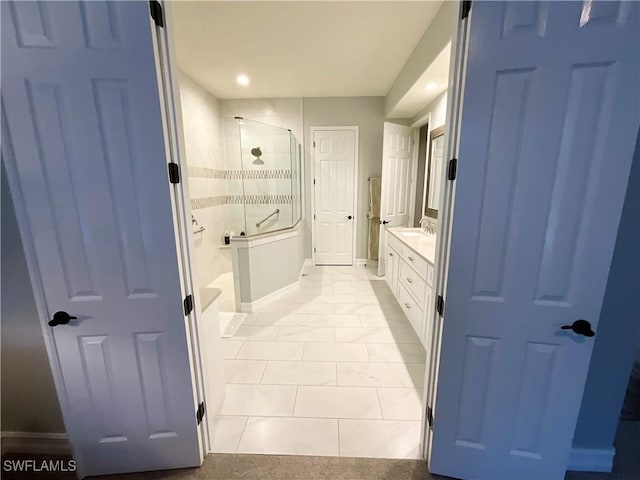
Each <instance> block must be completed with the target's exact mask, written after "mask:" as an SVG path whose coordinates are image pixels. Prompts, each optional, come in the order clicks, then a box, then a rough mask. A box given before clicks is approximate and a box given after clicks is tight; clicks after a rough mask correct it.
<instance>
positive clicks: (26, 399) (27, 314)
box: [0, 163, 65, 433]
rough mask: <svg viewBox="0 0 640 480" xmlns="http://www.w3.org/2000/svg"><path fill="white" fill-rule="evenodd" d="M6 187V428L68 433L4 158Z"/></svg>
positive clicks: (4, 262)
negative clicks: (50, 364)
mask: <svg viewBox="0 0 640 480" xmlns="http://www.w3.org/2000/svg"><path fill="white" fill-rule="evenodd" d="M1 188H2V199H1V201H2V248H1V249H2V274H1V275H2V282H1V283H2V348H1V352H2V359H1V363H2V390H1V391H2V399H1V401H0V405H1V407H2V431H3V432H7V431H14V432H44V433H63V432H64V431H65V428H64V424H63V422H62V414H61V413H60V406H59V404H58V398H57V395H56V391H55V387H54V383H53V376H52V374H51V367H49V359H48V357H47V351H46V349H45V346H44V337H43V336H42V329H41V327H40V320H39V319H38V312H37V310H36V305H35V300H34V298H33V291H32V288H31V281H30V279H29V273H28V271H27V261H26V260H25V256H24V251H23V249H22V242H21V239H20V232H19V231H18V224H17V222H16V217H15V213H14V208H13V201H12V199H11V195H10V192H9V185H8V183H7V176H6V172H5V170H4V163H3V164H2V186H1Z"/></svg>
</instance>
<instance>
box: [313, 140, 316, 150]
mask: <svg viewBox="0 0 640 480" xmlns="http://www.w3.org/2000/svg"><path fill="white" fill-rule="evenodd" d="M313 148H316V142H315V140H314V141H313Z"/></svg>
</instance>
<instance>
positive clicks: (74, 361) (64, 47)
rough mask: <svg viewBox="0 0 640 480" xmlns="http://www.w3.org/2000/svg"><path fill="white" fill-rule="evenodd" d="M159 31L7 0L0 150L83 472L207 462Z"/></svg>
mask: <svg viewBox="0 0 640 480" xmlns="http://www.w3.org/2000/svg"><path fill="white" fill-rule="evenodd" d="M151 28H152V27H151V24H150V17H149V3H148V2H86V3H85V2H15V3H14V2H11V3H9V2H2V63H3V66H4V67H6V68H3V69H2V157H3V160H4V161H5V162H6V165H7V171H8V176H9V181H10V186H11V191H12V194H13V197H14V200H15V204H16V209H17V215H18V218H19V223H20V228H21V231H22V237H23V240H24V242H25V245H26V250H27V253H28V257H29V263H30V271H31V274H32V279H33V281H34V284H35V285H37V289H36V290H37V291H38V292H41V294H42V295H37V297H38V299H39V309H40V312H41V314H42V315H43V317H44V316H45V315H46V316H47V318H48V319H52V322H51V324H50V325H51V326H49V325H46V326H45V339H46V341H47V347H48V352H49V358H50V360H51V362H52V369H53V371H54V375H55V379H56V387H57V389H58V393H59V397H60V399H61V406H62V410H63V415H64V421H65V426H66V428H67V434H68V437H69V441H70V443H71V445H72V448H73V454H74V457H75V458H76V460H77V462H78V465H79V468H80V473H81V474H82V475H97V474H108V473H122V472H130V471H141V470H157V469H165V468H176V467H187V466H196V465H200V453H199V445H198V427H197V425H196V414H195V400H194V393H193V389H192V383H191V371H190V366H189V364H190V359H189V354H188V351H187V337H186V332H185V318H184V312H183V309H182V298H181V292H180V283H179V276H178V263H177V254H176V247H175V236H174V228H173V220H172V219H173V217H172V207H171V197H170V189H169V182H168V178H167V160H166V155H165V149H164V136H163V126H162V117H161V110H160V100H159V95H158V83H157V79H156V66H155V62H154V51H153V44H152V31H151ZM56 312H58V313H56ZM25 381H29V380H28V379H25Z"/></svg>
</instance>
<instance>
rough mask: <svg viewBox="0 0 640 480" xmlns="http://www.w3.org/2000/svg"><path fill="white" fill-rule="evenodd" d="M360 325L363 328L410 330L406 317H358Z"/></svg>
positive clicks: (390, 315) (389, 315)
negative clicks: (399, 328)
mask: <svg viewBox="0 0 640 480" xmlns="http://www.w3.org/2000/svg"><path fill="white" fill-rule="evenodd" d="M359 317H360V323H361V324H362V326H363V327H365V328H380V327H387V328H391V327H396V328H397V327H401V328H412V327H411V324H410V323H409V320H407V317H405V316H404V314H402V315H392V314H388V315H359Z"/></svg>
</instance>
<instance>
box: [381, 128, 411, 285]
mask: <svg viewBox="0 0 640 480" xmlns="http://www.w3.org/2000/svg"><path fill="white" fill-rule="evenodd" d="M383 134H384V137H383V140H382V187H381V192H380V236H379V242H380V243H379V245H378V275H381V276H382V275H384V274H385V267H386V258H387V254H386V252H385V248H386V243H387V242H386V240H385V238H386V230H387V228H389V227H406V226H409V202H410V193H409V186H410V184H411V182H410V179H409V167H410V166H411V143H412V135H411V127H405V126H404V125H398V124H395V123H389V122H384V132H383Z"/></svg>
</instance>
